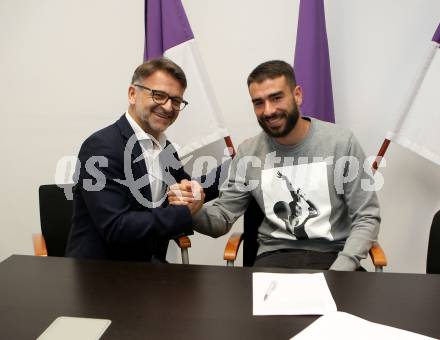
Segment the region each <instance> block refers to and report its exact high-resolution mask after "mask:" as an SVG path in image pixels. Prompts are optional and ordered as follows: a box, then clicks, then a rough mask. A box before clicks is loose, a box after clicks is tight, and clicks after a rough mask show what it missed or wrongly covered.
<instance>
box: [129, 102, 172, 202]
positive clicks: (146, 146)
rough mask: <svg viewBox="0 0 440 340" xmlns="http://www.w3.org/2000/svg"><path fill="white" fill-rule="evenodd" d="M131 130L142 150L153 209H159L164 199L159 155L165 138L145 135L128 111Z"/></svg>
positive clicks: (164, 143)
mask: <svg viewBox="0 0 440 340" xmlns="http://www.w3.org/2000/svg"><path fill="white" fill-rule="evenodd" d="M125 117H126V118H127V120H128V123H129V124H130V126H131V128H132V129H133V131H134V133H135V135H136V138H137V140H138V141H139V144H140V146H141V149H142V156H143V157H144V160H145V165H146V167H147V171H148V179H149V183H150V189H151V199H152V203H153V204H152V206H153V208H156V207H159V206H160V205H161V203H162V202H163V200H164V199H165V197H166V196H165V189H166V188H165V186H164V183H163V181H162V178H163V176H162V168H161V166H160V162H159V154H160V152H161V151H162V150H163V149H164V148H165V145H166V139H167V138H166V136H165V134H164V133H161V134H160V135H159V138H158V139H156V138H154V137H153V136H152V135H150V134H148V133H146V132H145V131H144V130H143V129H142V128H141V127H140V126H139V124H138V123H136V121H135V120H134V119H133V118H132V117H131V116H130V114H129V113H128V111H127V112H126V113H125Z"/></svg>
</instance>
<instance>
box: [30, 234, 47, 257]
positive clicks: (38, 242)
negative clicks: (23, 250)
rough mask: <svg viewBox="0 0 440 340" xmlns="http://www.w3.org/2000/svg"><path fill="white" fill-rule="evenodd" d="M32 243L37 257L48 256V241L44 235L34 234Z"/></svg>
mask: <svg viewBox="0 0 440 340" xmlns="http://www.w3.org/2000/svg"><path fill="white" fill-rule="evenodd" d="M32 243H33V244H34V255H35V256H47V248H46V241H44V237H43V235H42V234H32Z"/></svg>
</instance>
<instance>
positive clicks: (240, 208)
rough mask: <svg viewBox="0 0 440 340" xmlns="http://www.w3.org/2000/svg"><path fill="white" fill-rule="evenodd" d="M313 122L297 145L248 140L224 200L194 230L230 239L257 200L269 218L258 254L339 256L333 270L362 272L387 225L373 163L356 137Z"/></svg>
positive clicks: (207, 209)
mask: <svg viewBox="0 0 440 340" xmlns="http://www.w3.org/2000/svg"><path fill="white" fill-rule="evenodd" d="M306 119H309V118H306ZM310 121H311V124H310V129H309V132H308V134H307V136H306V137H305V138H304V139H303V140H302V141H301V142H300V143H298V144H296V145H293V146H291V145H289V146H288V145H281V144H279V143H277V142H276V141H275V140H274V139H273V138H271V137H269V136H268V135H267V134H266V133H264V132H261V133H260V134H258V135H257V136H255V137H253V138H250V139H248V140H246V141H245V142H243V143H242V144H241V145H240V146H239V148H238V152H237V156H236V157H235V159H234V160H233V162H232V164H231V167H230V172H229V176H228V180H227V181H226V182H225V183H224V185H223V186H222V188H221V190H220V195H219V199H218V200H217V201H215V202H214V203H213V204H212V205H207V204H205V205H204V207H203V208H202V209H201V210H200V211H199V212H198V213H197V214H196V215H195V216H194V223H195V225H194V229H195V230H197V231H198V232H200V233H203V234H207V235H210V236H214V237H218V236H221V235H224V234H226V233H227V232H228V231H229V230H230V229H231V227H232V225H233V224H234V222H235V221H236V220H237V218H239V217H240V216H241V215H243V214H244V212H245V210H246V208H247V206H248V204H249V202H250V200H251V198H252V197H254V198H255V200H256V201H257V203H258V204H259V206H260V208H261V209H262V211H263V212H264V213H265V218H264V220H263V222H262V224H261V225H260V226H259V227H258V243H259V248H258V254H262V253H264V252H268V251H274V250H278V249H307V250H315V251H323V252H329V251H332V252H339V255H338V257H337V259H336V261H335V262H334V263H333V265H332V266H331V268H330V269H334V270H355V269H356V268H357V267H359V265H360V263H359V262H360V260H361V259H364V258H366V256H367V254H368V250H369V249H370V247H371V245H372V243H373V242H374V241H376V239H377V235H378V232H379V223H380V215H379V203H378V199H377V196H376V193H375V187H374V180H373V178H372V175H371V171H370V165H369V164H368V163H367V162H365V155H364V152H363V151H362V148H361V147H360V145H359V143H358V142H357V140H356V139H355V137H354V136H353V134H352V133H351V132H349V131H347V130H345V129H343V128H341V127H339V126H337V125H334V124H330V123H326V122H322V121H319V120H316V119H313V118H312V119H310ZM256 227H257V226H256Z"/></svg>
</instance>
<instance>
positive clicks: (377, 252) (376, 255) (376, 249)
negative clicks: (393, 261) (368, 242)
mask: <svg viewBox="0 0 440 340" xmlns="http://www.w3.org/2000/svg"><path fill="white" fill-rule="evenodd" d="M369 253H370V256H371V261H373V264H374V266H375V267H385V266H386V265H387V258H386V256H385V252H384V251H383V249H382V247H381V246H380V245H379V243H374V244H373V246H372V247H371V248H370V252H369Z"/></svg>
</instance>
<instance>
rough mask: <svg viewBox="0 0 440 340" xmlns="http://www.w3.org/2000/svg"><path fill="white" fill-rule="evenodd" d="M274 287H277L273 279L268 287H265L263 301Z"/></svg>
mask: <svg viewBox="0 0 440 340" xmlns="http://www.w3.org/2000/svg"><path fill="white" fill-rule="evenodd" d="M276 287H277V282H276V281H275V280H273V281H272V282H271V283H270V285H269V287H268V288H267V291H266V294H264V298H263V301H266V300H267V298H268V297H269V296H270V294H272V292H273V291H274V290H275V288H276Z"/></svg>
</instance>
